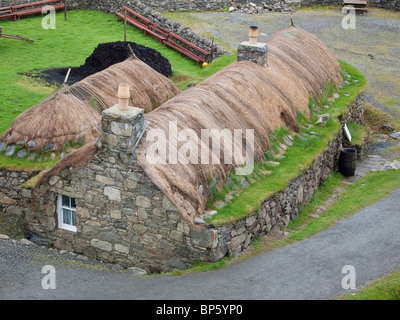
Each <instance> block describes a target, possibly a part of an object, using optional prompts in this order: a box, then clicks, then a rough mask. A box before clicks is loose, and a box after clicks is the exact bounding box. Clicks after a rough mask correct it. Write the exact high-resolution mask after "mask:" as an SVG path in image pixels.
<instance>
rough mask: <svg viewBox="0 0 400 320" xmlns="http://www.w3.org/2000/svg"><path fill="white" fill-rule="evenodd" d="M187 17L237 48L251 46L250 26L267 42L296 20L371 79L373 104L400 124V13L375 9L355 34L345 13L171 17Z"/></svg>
mask: <svg viewBox="0 0 400 320" xmlns="http://www.w3.org/2000/svg"><path fill="white" fill-rule="evenodd" d="M182 15H183V17H184V18H185V20H184V22H185V23H187V24H189V26H191V25H190V24H192V25H193V28H194V29H195V30H196V31H199V32H200V31H201V32H200V33H202V34H204V35H208V36H210V35H213V36H214V37H216V38H217V40H218V41H223V42H224V43H225V44H226V45H228V46H230V47H232V48H237V47H238V45H239V43H240V42H242V41H245V40H248V27H249V26H250V25H258V27H259V30H260V33H263V34H264V36H263V38H266V37H267V36H269V35H272V34H274V33H276V32H277V31H279V30H282V29H284V28H287V27H289V26H290V18H293V20H294V23H295V25H296V26H299V27H301V28H303V29H305V30H306V31H308V32H310V33H312V34H314V35H316V36H317V37H318V38H319V39H320V40H321V41H322V42H324V43H325V44H326V45H327V46H328V47H329V48H330V49H331V50H332V51H333V53H334V54H335V56H336V57H337V58H338V59H340V60H343V61H345V62H347V63H350V64H352V65H354V66H356V67H357V68H358V69H360V70H361V71H362V72H363V73H364V74H365V76H366V78H367V81H368V85H367V101H368V102H369V103H371V104H372V105H374V106H375V107H377V108H380V109H382V110H383V111H385V112H387V113H389V114H391V115H392V116H395V117H396V118H398V119H400V46H399V45H398V44H399V43H400V13H396V12H390V11H385V10H380V9H370V11H369V13H368V14H366V15H364V16H357V17H356V29H355V30H345V29H343V28H342V19H343V18H344V16H345V15H344V14H342V13H341V11H340V9H339V8H335V9H329V10H326V9H320V10H317V11H313V10H299V11H296V12H295V13H293V14H282V13H277V12H268V13H264V14H260V15H251V14H245V13H228V12H212V13H184V14H182V13H176V14H171V15H169V17H170V18H172V19H174V18H175V19H179V18H180V17H182ZM199 29H201V30H199Z"/></svg>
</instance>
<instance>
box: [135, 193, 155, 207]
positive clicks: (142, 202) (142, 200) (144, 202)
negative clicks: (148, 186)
mask: <svg viewBox="0 0 400 320" xmlns="http://www.w3.org/2000/svg"><path fill="white" fill-rule="evenodd" d="M136 205H137V206H138V207H142V208H150V207H151V200H150V199H149V198H147V197H145V196H137V197H136Z"/></svg>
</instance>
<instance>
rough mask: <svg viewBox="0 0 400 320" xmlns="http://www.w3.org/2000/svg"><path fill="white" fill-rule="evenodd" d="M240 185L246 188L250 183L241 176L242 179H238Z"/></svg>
mask: <svg viewBox="0 0 400 320" xmlns="http://www.w3.org/2000/svg"><path fill="white" fill-rule="evenodd" d="M240 185H241V186H242V187H243V188H247V187H248V186H249V185H250V184H249V183H248V182H247V181H246V179H245V178H242V179H241V180H240Z"/></svg>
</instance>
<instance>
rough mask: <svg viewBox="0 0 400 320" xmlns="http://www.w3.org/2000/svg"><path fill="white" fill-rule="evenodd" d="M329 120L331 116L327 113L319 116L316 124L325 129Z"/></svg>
mask: <svg viewBox="0 0 400 320" xmlns="http://www.w3.org/2000/svg"><path fill="white" fill-rule="evenodd" d="M330 118H331V115H330V114H329V113H324V114H320V115H319V116H318V120H317V122H316V123H317V124H319V125H321V126H323V127H325V126H326V123H327V122H328V121H329V119H330Z"/></svg>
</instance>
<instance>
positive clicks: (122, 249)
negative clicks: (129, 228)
mask: <svg viewBox="0 0 400 320" xmlns="http://www.w3.org/2000/svg"><path fill="white" fill-rule="evenodd" d="M114 247H115V251H118V252H120V253H123V254H128V253H129V247H128V246H125V245H122V244H118V243H116V244H115V246H114Z"/></svg>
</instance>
